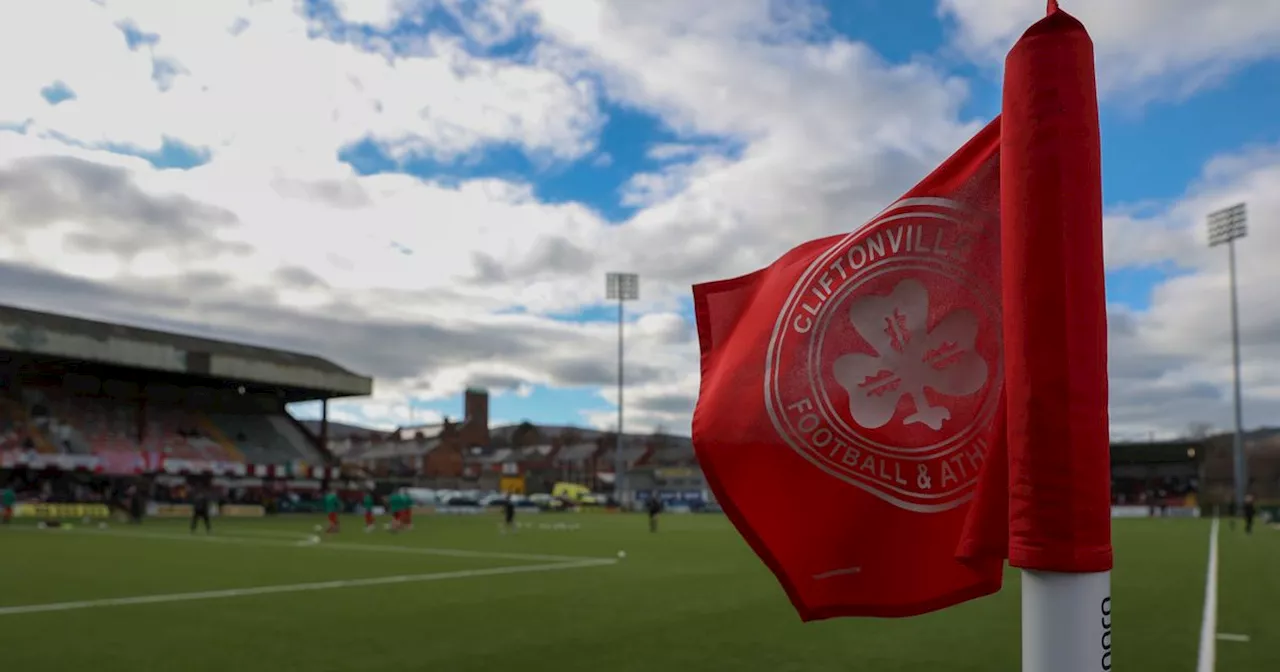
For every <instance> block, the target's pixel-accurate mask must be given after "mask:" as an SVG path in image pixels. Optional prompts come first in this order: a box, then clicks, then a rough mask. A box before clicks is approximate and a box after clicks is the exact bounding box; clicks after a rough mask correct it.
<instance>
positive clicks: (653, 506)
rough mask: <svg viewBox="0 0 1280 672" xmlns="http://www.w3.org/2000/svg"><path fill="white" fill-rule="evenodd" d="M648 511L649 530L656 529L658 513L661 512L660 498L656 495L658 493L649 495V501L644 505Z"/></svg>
mask: <svg viewBox="0 0 1280 672" xmlns="http://www.w3.org/2000/svg"><path fill="white" fill-rule="evenodd" d="M645 507H646V508H647V509H648V511H649V531H650V532H657V531H658V514H659V513H662V500H661V499H660V498H659V497H658V493H656V492H655V493H653V494H651V495H650V496H649V502H648V503H647V504H646V505H645Z"/></svg>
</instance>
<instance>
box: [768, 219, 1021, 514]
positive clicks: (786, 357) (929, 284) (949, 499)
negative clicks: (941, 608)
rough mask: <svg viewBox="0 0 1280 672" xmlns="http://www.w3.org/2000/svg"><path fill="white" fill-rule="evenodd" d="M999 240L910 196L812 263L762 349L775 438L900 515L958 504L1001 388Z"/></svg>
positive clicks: (985, 227) (995, 229)
mask: <svg viewBox="0 0 1280 672" xmlns="http://www.w3.org/2000/svg"><path fill="white" fill-rule="evenodd" d="M998 240H999V221H998V218H997V217H996V216H995V215H994V214H993V213H978V212H975V211H973V210H971V209H970V208H969V207H968V206H966V205H964V204H962V203H959V202H956V201H952V200H948V199H942V198H909V199H903V200H901V201H899V202H898V203H895V204H894V205H892V206H890V207H889V208H888V209H886V210H885V211H884V212H882V213H880V214H879V215H877V216H876V218H875V219H874V220H873V221H871V222H869V223H867V224H866V225H865V226H863V227H861V228H860V229H858V230H857V231H855V232H854V233H852V234H850V235H848V236H845V237H844V238H843V239H840V240H839V241H838V242H836V243H835V244H834V245H832V246H831V248H830V249H828V250H827V251H826V252H825V253H824V254H822V255H821V256H819V257H818V258H817V259H816V260H815V261H814V262H813V264H812V265H810V266H809V267H808V268H807V269H806V271H805V272H804V274H803V275H801V276H800V279H799V280H798V281H797V283H796V285H795V287H794V288H793V289H792V291H791V293H790V295H789V297H788V298H787V301H786V303H785V304H784V305H783V308H782V310H781V312H780V314H779V315H778V320H777V323H776V324H775V325H774V329H773V335H772V337H771V339H770V342H769V349H768V355H767V357H766V361H765V377H764V379H765V402H766V408H768V411H769V414H770V417H771V419H772V421H773V425H774V427H775V428H776V429H777V431H778V433H779V435H780V436H781V437H782V438H783V439H785V440H786V442H787V443H788V444H789V445H790V446H791V447H792V448H794V449H795V450H796V451H797V452H798V453H799V454H800V455H802V456H803V457H804V458H805V459H807V460H809V461H810V462H812V463H813V464H814V465H816V466H817V467H818V468H820V469H822V470H823V471H825V472H827V473H828V474H830V475H832V476H834V477H836V478H839V479H841V480H843V481H846V482H848V483H850V484H853V485H855V486H857V487H859V488H862V489H863V490H866V491H867V492H869V493H871V494H873V495H875V496H877V497H879V498H881V499H883V500H885V501H887V502H889V503H891V504H894V505H896V506H899V507H902V508H904V509H907V510H911V511H918V512H922V513H923V512H936V511H945V510H948V509H951V508H954V507H956V506H958V505H960V504H961V503H963V502H965V501H967V500H968V499H969V498H970V497H971V496H972V494H973V491H974V488H975V486H976V485H977V480H978V474H979V469H980V467H981V466H982V462H983V459H984V457H985V455H986V452H987V448H988V445H989V443H990V440H991V431H992V421H993V419H994V417H995V413H996V411H997V404H998V403H999V398H1000V392H1001V386H1002V384H1003V372H1002V370H1001V344H1000V338H1001V333H1000V329H1001V327H1000V296H999V291H1000V290H999V287H1000V284H999V273H1000V270H999V269H1000V266H999V265H1000V248H999V243H998Z"/></svg>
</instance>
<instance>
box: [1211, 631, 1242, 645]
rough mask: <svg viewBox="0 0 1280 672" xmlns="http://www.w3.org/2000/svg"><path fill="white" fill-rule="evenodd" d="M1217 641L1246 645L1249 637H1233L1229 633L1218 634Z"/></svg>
mask: <svg viewBox="0 0 1280 672" xmlns="http://www.w3.org/2000/svg"><path fill="white" fill-rule="evenodd" d="M1218 641H1220V642H1241V643H1245V644H1248V643H1249V635H1233V634H1231V633H1229V632H1219V633H1218Z"/></svg>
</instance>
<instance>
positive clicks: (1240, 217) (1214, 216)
mask: <svg viewBox="0 0 1280 672" xmlns="http://www.w3.org/2000/svg"><path fill="white" fill-rule="evenodd" d="M1246 220H1247V218H1246V213H1245V204H1244V203H1237V204H1235V205H1233V206H1231V207H1229V208H1223V209H1222V210H1217V211H1215V212H1211V213H1209V247H1216V246H1218V245H1223V244H1225V245H1226V246H1227V259H1228V265H1229V267H1230V269H1231V271H1230V272H1231V364H1232V369H1233V372H1234V374H1235V416H1236V434H1235V439H1234V441H1233V445H1232V456H1233V457H1234V459H1235V481H1236V492H1235V501H1236V511H1237V512H1239V511H1240V510H1241V509H1242V507H1243V506H1244V495H1245V490H1247V489H1248V487H1249V481H1248V465H1247V464H1245V459H1244V426H1243V425H1244V420H1243V417H1242V416H1243V412H1242V411H1241V407H1240V317H1239V313H1240V307H1239V304H1238V302H1237V300H1236V240H1239V239H1240V238H1244V237H1245V234H1246V233H1248V231H1249V228H1248V225H1247V224H1246Z"/></svg>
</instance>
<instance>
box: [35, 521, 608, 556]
mask: <svg viewBox="0 0 1280 672" xmlns="http://www.w3.org/2000/svg"><path fill="white" fill-rule="evenodd" d="M14 531H15V532H16V531H30V532H40V533H43V534H49V533H53V534H59V533H61V534H67V533H70V534H84V535H97V536H105V537H130V538H134V539H160V540H172V541H199V542H208V543H222V544H246V545H250V546H278V547H287V548H297V547H299V546H302V547H305V548H320V549H326V550H332V551H366V552H375V553H409V554H413V555H433V556H441V557H451V558H476V559H490V560H523V561H526V562H579V561H590V560H612V558H591V557H584V556H574V555H543V554H535V553H504V552H500V551H469V550H464V549H457V548H432V547H429V546H390V545H382V544H346V543H342V542H328V543H317V544H305V543H300V542H308V541H310V538H311V537H314V536H315V535H294V534H293V533H289V532H282V533H280V534H281V536H284V535H290V536H300V537H301V538H300V539H289V540H288V541H285V540H282V539H279V538H276V539H270V538H255V539H246V538H244V537H236V536H232V535H201V534H193V535H192V534H166V533H162V532H126V531H118V530H80V529H72V530H66V529H54V530H36V529H35V528H16V529H15V530H14Z"/></svg>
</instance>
